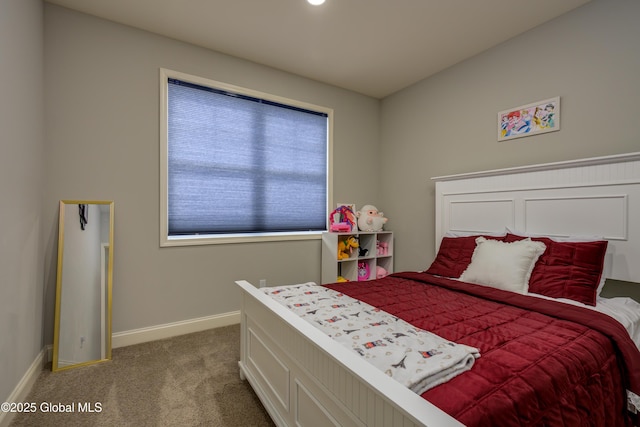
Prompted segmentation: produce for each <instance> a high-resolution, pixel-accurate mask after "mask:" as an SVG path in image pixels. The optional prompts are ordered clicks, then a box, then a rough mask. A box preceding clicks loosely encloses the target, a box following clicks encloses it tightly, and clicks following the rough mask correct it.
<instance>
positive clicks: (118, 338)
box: [111, 311, 240, 348]
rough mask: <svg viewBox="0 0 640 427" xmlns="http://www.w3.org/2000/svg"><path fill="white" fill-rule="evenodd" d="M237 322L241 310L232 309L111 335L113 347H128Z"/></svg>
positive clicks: (238, 321)
mask: <svg viewBox="0 0 640 427" xmlns="http://www.w3.org/2000/svg"><path fill="white" fill-rule="evenodd" d="M237 323H240V311H232V312H230V313H224V314H216V315H213V316H207V317H200V318H197V319H190V320H183V321H180V322H174V323H166V324H164V325H157V326H150V327H148V328H140V329H132V330H129V331H123V332H115V333H114V334H113V335H112V337H111V347H112V348H118V347H126V346H128V345H134V344H141V343H144V342H149V341H156V340H161V339H164V338H171V337H175V336H178V335H184V334H190V333H193V332H200V331H204V330H207V329H213V328H220V327H222V326H229V325H234V324H237Z"/></svg>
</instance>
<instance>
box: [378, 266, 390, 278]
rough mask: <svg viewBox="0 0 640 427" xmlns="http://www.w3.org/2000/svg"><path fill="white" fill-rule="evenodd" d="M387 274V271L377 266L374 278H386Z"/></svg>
mask: <svg viewBox="0 0 640 427" xmlns="http://www.w3.org/2000/svg"><path fill="white" fill-rule="evenodd" d="M388 275H389V272H388V271H387V270H385V269H384V268H382V267H380V266H379V265H378V266H377V267H376V278H377V279H382V278H383V277H385V276H388Z"/></svg>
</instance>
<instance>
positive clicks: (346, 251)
mask: <svg viewBox="0 0 640 427" xmlns="http://www.w3.org/2000/svg"><path fill="white" fill-rule="evenodd" d="M359 247H360V244H359V243H358V239H356V238H355V236H348V237H347V238H346V239H344V240H340V241H339V242H338V259H347V258H349V257H350V256H351V254H352V253H353V250H354V249H358V248H359Z"/></svg>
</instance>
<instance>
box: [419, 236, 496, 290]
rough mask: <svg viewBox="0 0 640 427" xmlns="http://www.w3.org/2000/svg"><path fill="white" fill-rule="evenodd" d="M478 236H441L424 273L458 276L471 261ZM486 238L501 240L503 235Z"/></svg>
mask: <svg viewBox="0 0 640 427" xmlns="http://www.w3.org/2000/svg"><path fill="white" fill-rule="evenodd" d="M478 237H480V235H478V236H464V237H443V238H442V242H440V249H438V255H436V259H435V260H433V263H431V266H430V267H429V269H428V270H426V271H425V273H429V274H435V275H437V276H443V277H453V278H456V279H457V278H458V277H460V276H461V275H462V273H463V272H464V271H465V270H466V269H467V267H468V266H469V263H470V262H471V256H472V255H473V251H475V250H476V238H478ZM483 237H486V238H487V239H494V240H503V239H504V237H492V236H483Z"/></svg>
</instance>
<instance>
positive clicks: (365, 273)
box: [358, 262, 371, 281]
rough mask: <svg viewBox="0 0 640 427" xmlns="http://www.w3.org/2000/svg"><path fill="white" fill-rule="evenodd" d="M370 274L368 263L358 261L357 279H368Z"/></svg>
mask: <svg viewBox="0 0 640 427" xmlns="http://www.w3.org/2000/svg"><path fill="white" fill-rule="evenodd" d="M370 275H371V268H370V267H369V264H367V263H366V262H359V263H358V280H359V281H364V280H369V276H370Z"/></svg>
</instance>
